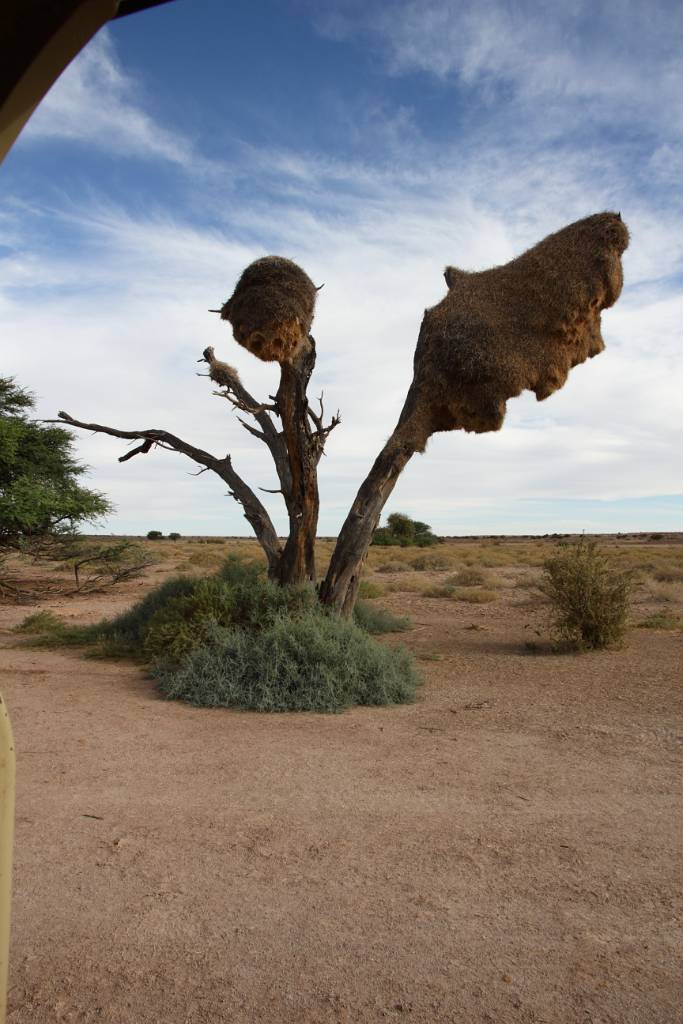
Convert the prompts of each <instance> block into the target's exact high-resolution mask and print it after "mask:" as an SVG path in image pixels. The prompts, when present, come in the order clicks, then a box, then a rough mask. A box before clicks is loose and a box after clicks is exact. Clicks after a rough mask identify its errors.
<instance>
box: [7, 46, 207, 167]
mask: <svg viewBox="0 0 683 1024" xmlns="http://www.w3.org/2000/svg"><path fill="white" fill-rule="evenodd" d="M143 96H144V88H143V85H142V83H141V82H139V81H136V79H135V78H134V77H133V76H131V75H130V74H128V73H127V72H126V71H124V69H123V68H122V66H121V63H120V61H119V59H118V58H117V55H116V52H115V50H114V46H113V44H112V41H111V37H110V35H109V34H108V32H107V30H106V29H104V30H102V31H100V33H99V34H98V35H97V36H96V37H95V38H94V39H93V40H92V41H91V42H90V43H89V44H88V46H87V47H86V48H85V49H84V50H83V51H82V52H81V53H80V54H79V55H78V57H76V59H75V60H74V61H73V63H72V64H71V65H70V66H69V68H68V69H67V70H66V72H65V73H64V74H63V75H62V76H61V78H59V79H58V81H57V82H56V83H55V85H54V86H53V87H52V89H51V90H50V92H49V93H48V95H47V96H46V98H45V99H44V101H43V102H42V104H41V105H40V107H39V108H38V110H37V111H36V113H35V114H34V115H33V117H32V118H31V120H30V122H29V124H28V126H27V128H26V130H25V132H24V135H23V136H22V140H26V141H27V142H31V141H34V142H36V141H39V140H42V141H45V140H54V139H63V140H67V139H68V140H72V141H75V142H82V143H87V144H88V145H90V146H96V147H98V148H99V149H102V150H105V151H106V152H108V153H114V154H116V156H117V157H119V158H120V157H134V158H137V159H141V160H163V161H168V162H169V163H171V164H176V165H178V166H179V167H182V168H185V169H187V170H192V172H193V173H197V172H201V170H202V169H208V168H211V167H213V166H215V165H213V164H212V162H211V161H208V160H206V159H205V158H203V157H201V156H200V155H199V154H198V153H197V151H196V148H195V146H194V145H193V142H192V140H191V139H190V138H189V137H188V136H186V135H185V134H183V133H182V132H179V131H177V130H171V129H169V128H166V127H164V126H163V125H161V124H160V123H159V122H158V121H157V120H155V119H154V118H153V117H151V116H150V115H149V114H148V113H147V112H146V111H145V109H144V100H143Z"/></svg>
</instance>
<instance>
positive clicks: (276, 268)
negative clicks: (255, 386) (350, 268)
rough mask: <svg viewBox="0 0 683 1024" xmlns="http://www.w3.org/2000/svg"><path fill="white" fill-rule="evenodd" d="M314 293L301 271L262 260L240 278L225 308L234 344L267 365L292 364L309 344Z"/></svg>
mask: <svg viewBox="0 0 683 1024" xmlns="http://www.w3.org/2000/svg"><path fill="white" fill-rule="evenodd" d="M315 299H316V287H315V285H314V284H313V282H312V281H311V279H310V277H309V276H308V274H306V273H305V272H304V271H303V270H302V269H301V267H298V266H297V265H296V263H293V262H292V261H291V260H287V259H284V258H283V257H282V256H264V257H263V259H260V260H256V261H255V262H254V263H251V264H250V265H249V266H248V267H247V268H246V270H245V271H244V272H243V273H242V276H241V277H240V279H239V281H238V282H237V285H236V287H235V291H234V292H233V293H232V295H231V297H230V298H229V299H228V301H227V302H225V303H224V305H223V307H222V308H221V319H222V320H229V321H230V323H231V324H232V333H233V335H234V338H235V341H237V342H239V344H240V345H243V346H244V348H246V349H248V350H249V351H250V352H251V353H252V354H253V355H255V356H257V357H258V358H259V359H263V360H265V361H266V362H278V363H286V362H291V360H292V359H293V358H294V357H295V355H296V354H297V352H299V350H300V349H301V348H302V347H304V346H305V345H307V344H308V335H309V332H310V330H311V324H312V323H313V311H314V308H315Z"/></svg>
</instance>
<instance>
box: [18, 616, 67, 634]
mask: <svg viewBox="0 0 683 1024" xmlns="http://www.w3.org/2000/svg"><path fill="white" fill-rule="evenodd" d="M63 628H64V624H63V622H62V620H61V619H59V618H58V617H57V616H56V615H55V614H54V612H33V613H32V614H31V615H27V616H26V618H25V619H24V620H23V622H20V623H19V625H18V626H15V627H14V632H15V633H27V634H28V635H29V636H35V635H40V634H44V633H57V632H59V631H60V630H62V629H63Z"/></svg>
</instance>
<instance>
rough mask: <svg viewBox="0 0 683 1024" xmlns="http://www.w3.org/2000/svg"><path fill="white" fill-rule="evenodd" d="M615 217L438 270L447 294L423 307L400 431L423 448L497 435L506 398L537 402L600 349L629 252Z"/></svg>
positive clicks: (580, 224)
mask: <svg viewBox="0 0 683 1024" xmlns="http://www.w3.org/2000/svg"><path fill="white" fill-rule="evenodd" d="M628 242H629V235H628V230H627V228H626V225H625V224H624V223H623V221H622V219H621V215H620V214H618V213H598V214H594V215H593V216H592V217H586V218H585V219H584V220H579V221H576V223H574V224H570V225H569V226H568V227H566V228H562V230H561V231H557V232H555V234H552V235H549V236H548V237H547V238H544V239H543V241H542V242H539V243H538V245H535V246H534V247H533V248H532V249H529V250H528V251H527V252H525V253H523V254H522V255H521V256H518V257H517V259H514V260H512V261H511V262H510V263H506V264H505V265H504V266H502V267H494V268H493V269H491V270H484V271H481V272H478V273H470V272H468V271H465V270H459V269H458V268H456V267H447V268H446V271H445V275H444V276H445V278H446V283H447V285H448V294H447V295H446V297H445V298H444V299H442V301H441V302H440V303H438V305H436V306H433V307H432V308H431V309H428V310H426V312H425V315H424V319H423V321H422V327H421V330H420V336H419V338H418V343H417V348H416V350H415V360H414V377H413V383H412V385H411V388H410V391H409V393H408V397H407V400H406V405H405V408H404V412H403V414H402V416H401V426H402V428H403V433H404V435H405V437H406V440H412V441H413V442H414V444H415V446H416V447H417V448H419V449H423V448H424V445H425V444H426V441H427V439H428V437H429V436H430V435H431V434H433V433H435V432H436V431H440V430H456V429H458V428H461V429H463V430H469V431H474V432H476V433H483V432H485V431H489V430H499V429H500V427H501V426H502V424H503V420H504V418H505V411H506V402H507V400H508V398H514V397H515V396H517V395H519V394H520V393H521V392H522V391H523V390H525V389H528V390H529V391H533V392H534V393H535V394H536V398H537V399H538V400H539V401H541V400H542V399H544V398H547V397H548V396H549V395H551V394H552V393H553V392H554V391H557V390H558V389H559V388H561V387H562V385H563V384H564V383H565V381H566V380H567V375H568V374H569V371H570V369H571V368H572V367H573V366H576V365H577V364H578V363H582V362H584V361H585V360H586V359H588V358H590V357H591V356H594V355H597V354H598V353H599V352H602V350H603V349H604V347H605V344H604V341H603V339H602V335H601V333H600V313H601V311H602V310H603V309H606V308H607V307H609V306H611V305H613V304H614V303H615V302H616V300H617V299H618V297H619V293H620V292H621V288H622V284H623V274H622V267H621V255H622V253H623V252H624V250H625V249H626V247H627V246H628Z"/></svg>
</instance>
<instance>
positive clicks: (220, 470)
mask: <svg viewBox="0 0 683 1024" xmlns="http://www.w3.org/2000/svg"><path fill="white" fill-rule="evenodd" d="M58 415H59V419H58V420H46V421H45V422H46V423H68V424H69V425H70V426H72V427H79V428H80V429H81V430H91V431H93V432H94V433H96V434H108V435H109V436H110V437H122V438H124V439H126V440H133V441H138V440H142V441H144V442H145V444H147V443H148V442H149V445H150V447H151V446H152V445H153V444H156V445H158V446H159V447H161V448H167V449H169V450H172V451H176V452H180V453H181V454H183V455H187V456H188V457H189V458H190V459H192V460H193V461H194V462H196V463H198V464H199V465H200V466H203V467H204V468H205V469H210V470H212V471H213V472H214V473H216V474H217V475H218V476H219V477H220V478H221V479H222V480H224V481H225V483H227V485H228V486H229V487H230V493H231V495H232V497H233V498H234V499H235V501H237V502H239V503H240V505H241V506H242V508H243V509H244V515H245V518H246V519H247V520H248V522H249V523H250V524H251V527H252V529H253V531H254V533H255V534H256V537H257V539H258V541H259V543H260V544H261V547H262V548H263V550H264V551H265V553H266V557H267V559H268V570H269V573H270V574H271V575H274V574H275V572H276V569H277V565H278V562H279V560H280V555H281V547H280V541H279V540H278V536H277V533H276V532H275V527H274V526H273V524H272V522H271V519H270V516H269V515H268V513H267V511H266V509H265V508H264V506H263V504H262V503H261V502H260V501H259V499H258V498H257V496H256V495H255V494H254V492H253V491H252V489H251V487H249V485H248V484H247V483H246V482H245V481H244V480H243V479H242V477H241V476H239V474H238V473H236V472H235V470H234V469H233V467H232V460H231V458H230V456H229V455H226V456H225V458H223V459H219V458H217V457H216V456H215V455H211V454H210V453H209V452H205V451H204V450H203V449H202V448H196V447H195V446H194V445H191V444H188V442H187V441H183V440H182V438H180V437H176V435H175V434H171V433H169V432H168V431H167V430H157V429H151V430H118V429H117V428H116V427H107V426H105V425H104V424H101V423H84V422H83V421H81V420H77V419H74V417H73V416H70V415H69V414H68V413H66V412H60V413H59V414H58ZM143 449H144V444H143V445H140V446H139V448H138V449H137V451H142V450H143ZM136 453H137V452H128V456H129V457H132V455H133V454H136Z"/></svg>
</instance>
